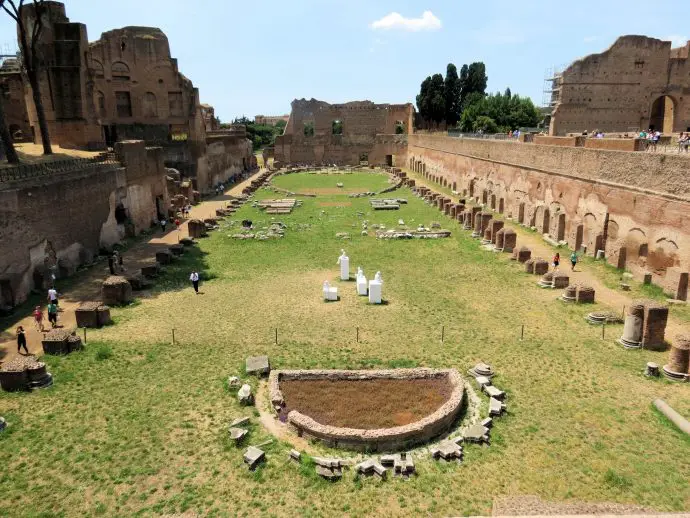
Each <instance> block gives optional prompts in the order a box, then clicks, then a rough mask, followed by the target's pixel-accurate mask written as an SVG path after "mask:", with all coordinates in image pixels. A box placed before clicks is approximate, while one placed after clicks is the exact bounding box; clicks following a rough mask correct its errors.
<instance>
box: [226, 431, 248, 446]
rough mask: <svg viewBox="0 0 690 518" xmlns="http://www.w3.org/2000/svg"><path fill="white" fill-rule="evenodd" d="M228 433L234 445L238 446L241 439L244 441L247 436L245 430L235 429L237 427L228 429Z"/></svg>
mask: <svg viewBox="0 0 690 518" xmlns="http://www.w3.org/2000/svg"><path fill="white" fill-rule="evenodd" d="M228 431H229V433H230V438H231V439H232V440H233V441H235V444H239V443H240V442H242V439H244V438H245V437H246V435H247V433H249V432H247V430H245V429H244V428H237V427H230V429H229V430H228Z"/></svg>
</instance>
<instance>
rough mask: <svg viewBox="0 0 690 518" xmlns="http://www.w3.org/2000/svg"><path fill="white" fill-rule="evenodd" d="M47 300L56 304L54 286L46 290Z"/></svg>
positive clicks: (56, 297) (56, 295)
mask: <svg viewBox="0 0 690 518" xmlns="http://www.w3.org/2000/svg"><path fill="white" fill-rule="evenodd" d="M48 302H52V303H53V304H55V305H56V306H57V305H58V292H57V290H56V289H55V288H50V289H49V290H48Z"/></svg>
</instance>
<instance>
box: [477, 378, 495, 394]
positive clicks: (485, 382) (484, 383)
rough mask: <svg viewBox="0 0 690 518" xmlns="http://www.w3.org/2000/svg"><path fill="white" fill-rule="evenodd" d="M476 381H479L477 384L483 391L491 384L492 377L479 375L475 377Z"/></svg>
mask: <svg viewBox="0 0 690 518" xmlns="http://www.w3.org/2000/svg"><path fill="white" fill-rule="evenodd" d="M475 381H476V382H477V385H479V388H480V389H481V390H482V391H483V390H484V389H485V388H486V387H488V386H489V385H491V379H489V378H487V377H486V376H477V377H476V378H475Z"/></svg>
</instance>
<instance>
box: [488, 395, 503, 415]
mask: <svg viewBox="0 0 690 518" xmlns="http://www.w3.org/2000/svg"><path fill="white" fill-rule="evenodd" d="M505 411H506V405H505V403H501V402H500V401H499V400H498V399H496V398H493V397H492V398H491V399H489V415H490V416H501V415H502V414H503V413H504V412H505Z"/></svg>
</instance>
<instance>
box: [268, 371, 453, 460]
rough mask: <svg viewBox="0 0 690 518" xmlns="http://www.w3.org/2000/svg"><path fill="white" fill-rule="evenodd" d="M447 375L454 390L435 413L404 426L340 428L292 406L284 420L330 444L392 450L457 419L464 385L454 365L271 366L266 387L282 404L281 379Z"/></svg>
mask: <svg viewBox="0 0 690 518" xmlns="http://www.w3.org/2000/svg"><path fill="white" fill-rule="evenodd" d="M442 376H447V377H448V379H449V381H450V383H451V385H452V387H453V391H452V393H451V395H450V397H449V398H448V400H447V401H446V402H445V403H444V404H443V405H442V406H441V407H440V408H439V409H438V410H436V411H435V412H434V413H432V414H429V415H428V416H426V417H424V418H423V419H420V420H419V421H415V422H414V423H410V424H408V425H405V426H396V427H393V428H380V429H373V430H365V429H357V428H341V427H336V426H328V425H323V424H320V423H317V422H316V421H314V420H313V419H312V418H310V417H309V416H306V415H304V414H302V413H300V412H298V411H297V410H292V411H291V412H290V413H289V414H288V416H287V422H288V425H289V426H290V428H291V429H293V430H294V431H295V432H296V433H297V434H298V435H299V436H301V437H307V438H310V439H317V440H319V441H321V442H323V443H324V444H325V445H326V446H329V447H332V448H345V449H352V450H359V451H370V452H371V451H395V450H403V449H408V448H411V447H413V446H416V445H418V444H421V443H425V442H428V441H430V440H432V439H433V438H434V437H436V436H438V435H440V434H442V433H443V432H445V431H447V430H448V429H449V428H450V427H451V426H452V425H453V423H455V421H456V420H457V419H458V417H459V415H460V412H461V410H462V407H463V403H464V388H463V382H462V378H461V376H460V374H459V373H458V371H457V370H455V369H424V368H419V369H392V370H274V371H271V374H270V376H269V380H268V390H269V397H270V399H271V403H272V404H273V406H274V407H276V406H279V407H282V406H283V405H284V399H283V394H282V392H281V390H280V382H281V381H282V380H296V379H299V380H317V379H331V380H366V379H410V380H412V379H426V378H433V377H442Z"/></svg>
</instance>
